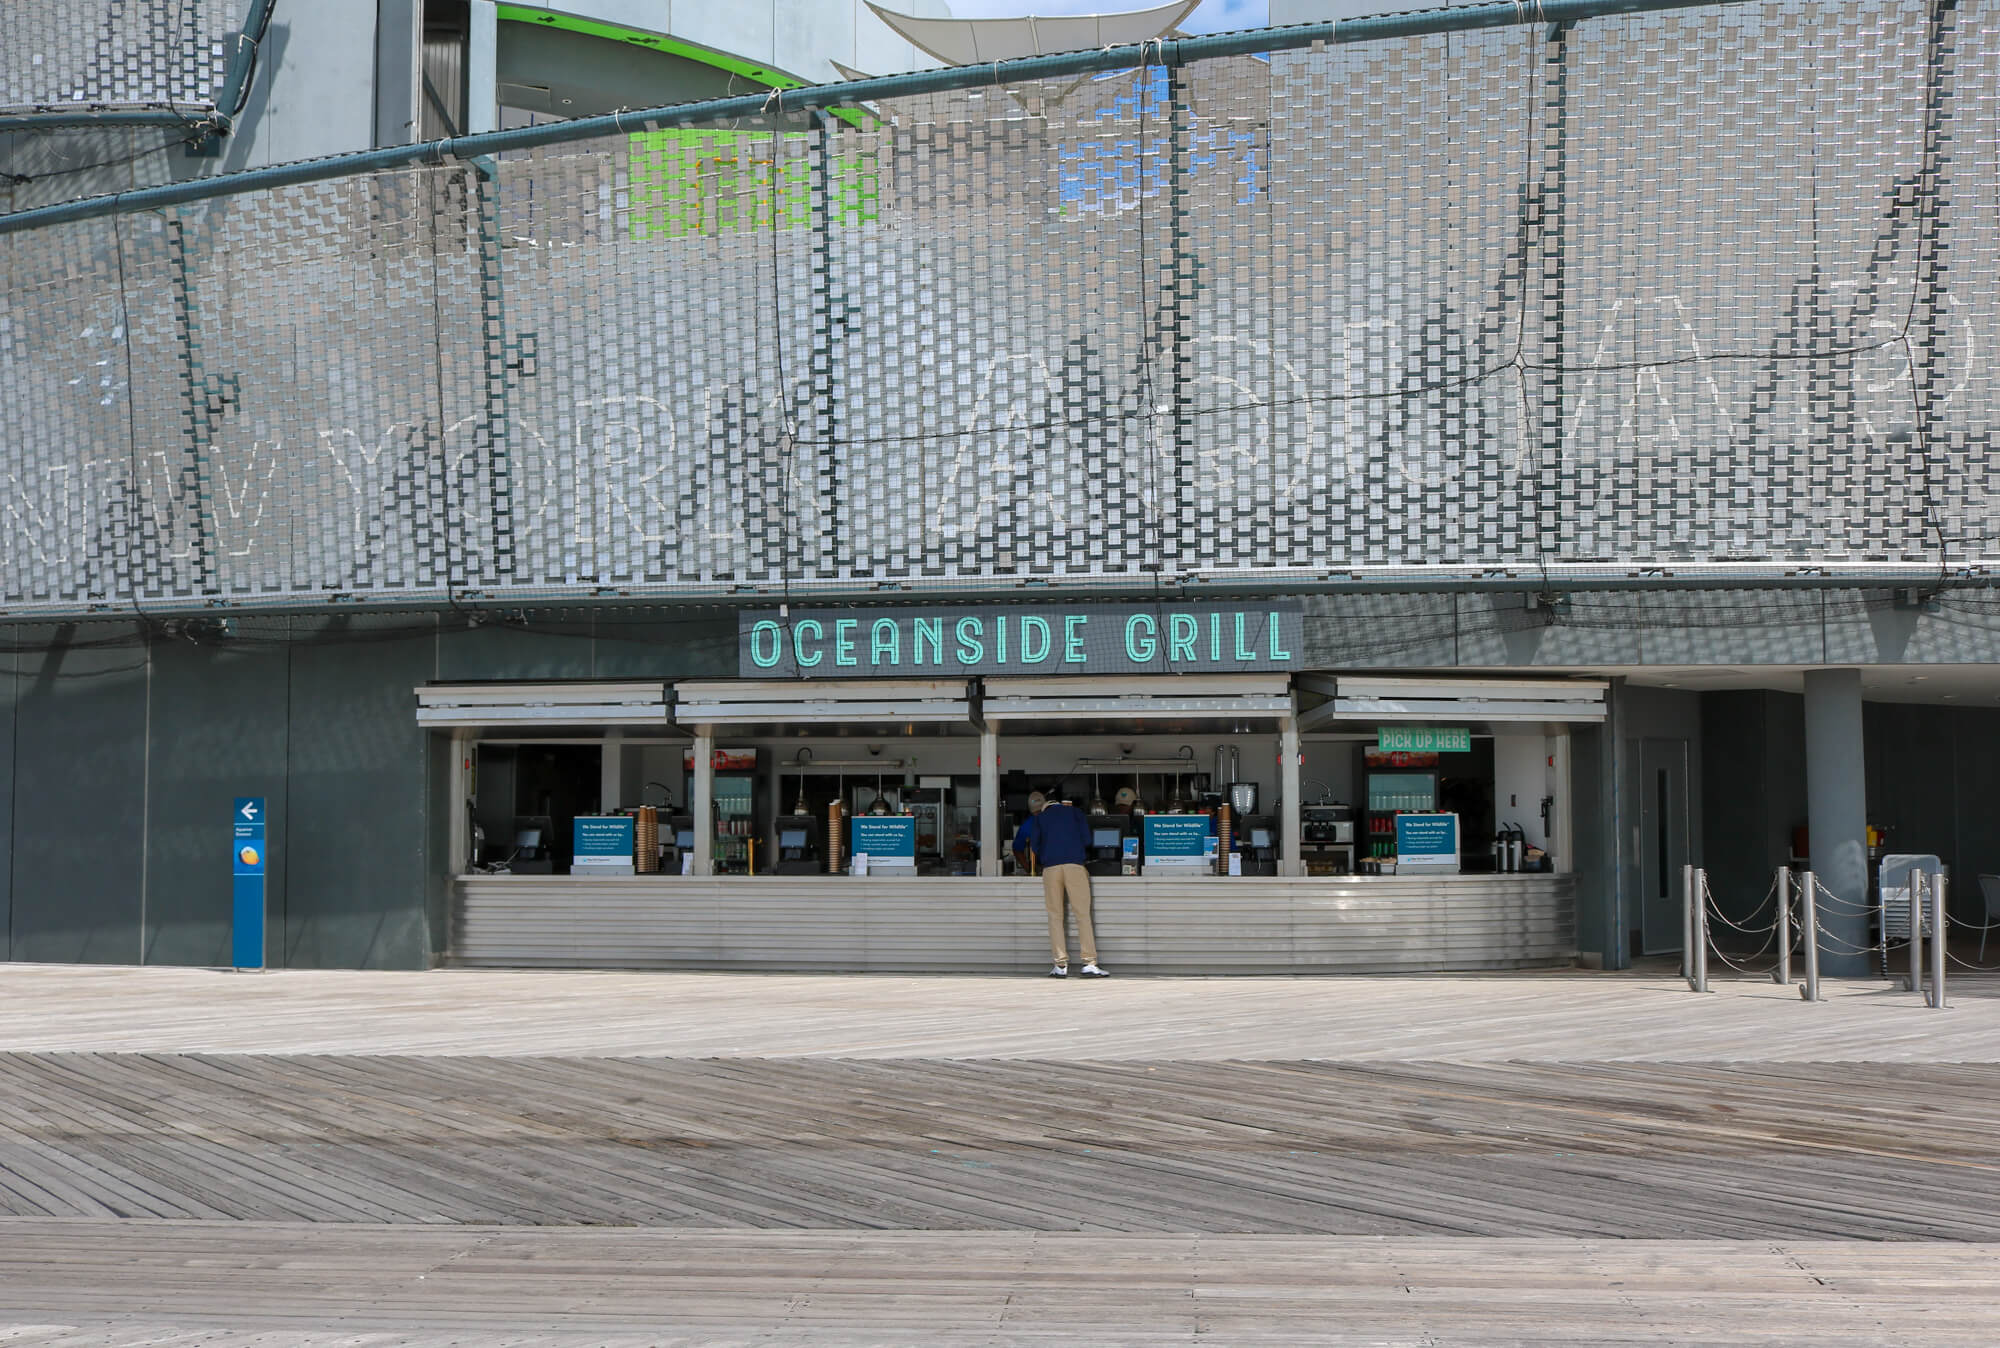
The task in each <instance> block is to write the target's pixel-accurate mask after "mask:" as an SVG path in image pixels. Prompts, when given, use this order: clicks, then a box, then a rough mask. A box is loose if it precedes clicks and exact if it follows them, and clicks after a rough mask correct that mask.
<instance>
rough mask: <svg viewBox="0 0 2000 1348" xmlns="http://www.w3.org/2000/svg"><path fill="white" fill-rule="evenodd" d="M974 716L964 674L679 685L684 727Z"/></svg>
mask: <svg viewBox="0 0 2000 1348" xmlns="http://www.w3.org/2000/svg"><path fill="white" fill-rule="evenodd" d="M971 720H972V699H971V697H970V695H969V693H968V691H967V687H966V683H965V681H964V680H963V679H865V680H864V679H854V680H847V681H828V682H824V683H822V682H818V681H814V682H810V683H808V682H800V681H784V680H773V681H768V682H759V681H756V680H743V681H740V682H733V683H722V682H717V683H679V684H675V685H674V721H675V723H676V724H679V725H683V726H697V725H703V726H730V727H743V726H769V725H788V726H798V725H860V724H901V725H949V724H966V723H970V721H971Z"/></svg>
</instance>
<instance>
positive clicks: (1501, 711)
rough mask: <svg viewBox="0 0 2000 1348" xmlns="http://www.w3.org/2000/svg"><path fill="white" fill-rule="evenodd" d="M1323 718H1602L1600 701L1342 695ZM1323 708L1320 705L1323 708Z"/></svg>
mask: <svg viewBox="0 0 2000 1348" xmlns="http://www.w3.org/2000/svg"><path fill="white" fill-rule="evenodd" d="M1326 706H1327V707H1330V708H1332V714H1331V716H1328V717H1321V718H1319V719H1322V720H1337V721H1353V720H1380V719H1385V718H1387V719H1392V720H1398V721H1602V720H1603V719H1604V704H1603V703H1602V702H1555V701H1549V702H1483V701H1464V702H1447V701H1444V700H1443V699H1423V700H1413V699H1398V698H1386V697H1341V698H1335V699H1334V700H1333V701H1332V702H1329V703H1327V704H1326ZM1322 710H1323V709H1322Z"/></svg>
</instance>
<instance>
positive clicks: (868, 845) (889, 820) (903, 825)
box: [848, 814, 917, 860]
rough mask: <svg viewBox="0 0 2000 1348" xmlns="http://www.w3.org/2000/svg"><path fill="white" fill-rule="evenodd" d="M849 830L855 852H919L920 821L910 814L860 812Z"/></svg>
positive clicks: (898, 854) (875, 854) (905, 854)
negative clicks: (918, 831)
mask: <svg viewBox="0 0 2000 1348" xmlns="http://www.w3.org/2000/svg"><path fill="white" fill-rule="evenodd" d="M850 822H851V823H852V824H853V827H852V828H851V829H849V830H848V834H849V837H850V838H851V839H852V840H853V847H852V850H851V851H850V853H849V855H851V856H863V855H866V856H871V857H909V858H910V859H912V860H915V859H916V855H917V821H916V817H915V816H913V815H907V814H858V815H856V816H854V818H853V819H852V820H851V821H850Z"/></svg>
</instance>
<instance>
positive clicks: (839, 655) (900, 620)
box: [737, 599, 1305, 679]
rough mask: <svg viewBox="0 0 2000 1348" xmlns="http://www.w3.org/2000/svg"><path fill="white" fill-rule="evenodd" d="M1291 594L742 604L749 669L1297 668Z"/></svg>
mask: <svg viewBox="0 0 2000 1348" xmlns="http://www.w3.org/2000/svg"><path fill="white" fill-rule="evenodd" d="M1304 630H1305V620H1304V611H1303V608H1302V606H1301V605H1300V604H1299V602H1298V601H1297V600H1286V599H1275V600H1255V601H1246V602H1244V603H1241V604H1070V605H1063V606H1048V607H1040V606H1023V607H1010V608H1000V607H992V608H949V609H933V608H923V607H911V608H871V609H860V608H843V609H794V610H792V612H791V613H790V615H789V616H780V615H779V614H778V613H777V612H776V611H775V610H769V609H764V610H748V611H745V612H744V613H743V614H742V615H741V616H740V617H739V619H738V625H737V653H738V667H739V669H740V671H741V673H742V675H743V677H744V678H750V679H771V678H779V679H783V678H808V679H862V678H870V677H888V676H892V675H893V676H896V677H901V678H908V677H910V676H912V675H927V674H942V675H947V676H948V675H955V674H967V675H970V674H1241V673H1252V672H1256V671H1282V670H1292V669H1298V668H1300V660H1299V655H1300V652H1301V651H1302V650H1303V649H1304Z"/></svg>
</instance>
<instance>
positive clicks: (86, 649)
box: [9, 623, 147, 964]
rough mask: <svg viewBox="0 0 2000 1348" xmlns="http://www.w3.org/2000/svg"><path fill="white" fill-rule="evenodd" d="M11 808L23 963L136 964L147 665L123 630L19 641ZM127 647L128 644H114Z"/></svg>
mask: <svg viewBox="0 0 2000 1348" xmlns="http://www.w3.org/2000/svg"><path fill="white" fill-rule="evenodd" d="M21 635H22V636H23V638H24V639H26V640H31V641H32V640H36V639H37V638H39V639H41V640H46V641H47V642H48V643H49V645H48V648H47V649H46V650H44V651H41V652H38V653H35V654H31V655H25V656H23V657H21V659H20V676H19V679H18V683H17V689H18V698H19V702H18V714H17V718H16V722H15V753H16V761H17V762H20V763H24V764H27V765H29V766H28V768H27V770H26V771H25V772H23V773H22V778H21V783H20V789H19V790H18V792H17V795H16V798H15V802H14V886H13V887H14V901H13V930H14V940H13V942H12V949H11V951H10V952H9V953H10V955H11V957H12V958H14V959H19V960H48V961H56V962H61V963H76V964H135V963H137V962H138V960H139V912H140V904H141V902H142V896H141V891H142V887H143V885H144V867H143V864H142V858H141V848H142V837H143V829H144V826H145V815H146V809H145V780H146V772H145V734H146V672H147V670H146V666H147V655H146V650H145V648H144V647H143V646H142V645H139V644H137V643H136V642H131V641H129V638H131V637H132V635H133V634H132V631H131V629H130V628H129V627H128V626H126V625H125V624H110V623H104V624H98V623H91V624H85V625H82V626H68V627H62V628H57V629H49V628H35V629H29V630H28V631H26V632H22V633H21ZM121 639H128V640H127V643H126V644H106V643H116V642H119V641H120V640H121Z"/></svg>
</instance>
